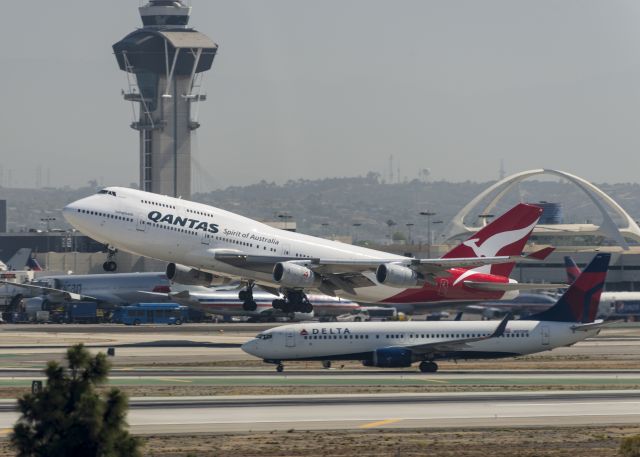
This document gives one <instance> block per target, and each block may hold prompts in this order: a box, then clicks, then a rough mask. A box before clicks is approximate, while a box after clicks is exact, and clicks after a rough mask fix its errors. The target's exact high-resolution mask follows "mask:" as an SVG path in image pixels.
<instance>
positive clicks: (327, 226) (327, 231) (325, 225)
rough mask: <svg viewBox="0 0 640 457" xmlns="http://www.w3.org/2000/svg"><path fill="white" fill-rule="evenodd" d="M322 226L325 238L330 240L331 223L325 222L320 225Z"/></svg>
mask: <svg viewBox="0 0 640 457" xmlns="http://www.w3.org/2000/svg"><path fill="white" fill-rule="evenodd" d="M320 225H321V226H322V233H323V235H324V237H325V238H327V239H329V238H330V236H329V223H328V222H323V223H322V224H320Z"/></svg>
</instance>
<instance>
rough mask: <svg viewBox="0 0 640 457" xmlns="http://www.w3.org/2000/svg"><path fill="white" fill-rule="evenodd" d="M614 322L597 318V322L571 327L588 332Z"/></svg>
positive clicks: (577, 330) (574, 329) (575, 330)
mask: <svg viewBox="0 0 640 457" xmlns="http://www.w3.org/2000/svg"><path fill="white" fill-rule="evenodd" d="M612 323H613V322H605V321H603V320H597V321H595V322H591V323H588V324H579V325H574V326H572V327H571V330H573V331H574V332H587V331H589V330H594V329H598V328H602V327H604V326H605V325H607V324H612Z"/></svg>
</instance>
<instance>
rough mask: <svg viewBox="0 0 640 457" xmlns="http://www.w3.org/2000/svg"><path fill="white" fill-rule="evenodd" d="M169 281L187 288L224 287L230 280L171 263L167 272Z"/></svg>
mask: <svg viewBox="0 0 640 457" xmlns="http://www.w3.org/2000/svg"><path fill="white" fill-rule="evenodd" d="M166 275H167V278H169V281H173V282H177V283H178V284H183V285H185V286H205V287H209V286H222V285H224V284H227V283H228V282H229V279H228V278H223V277H222V276H216V275H214V274H211V273H207V272H206V271H201V270H196V269H195V268H189V267H187V266H185V265H180V264H179V263H170V264H169V265H167V271H166Z"/></svg>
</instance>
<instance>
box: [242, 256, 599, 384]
mask: <svg viewBox="0 0 640 457" xmlns="http://www.w3.org/2000/svg"><path fill="white" fill-rule="evenodd" d="M610 257H611V255H610V254H597V255H596V256H595V257H594V259H593V260H592V261H591V263H590V264H589V265H588V266H587V268H586V269H585V271H584V272H583V273H582V274H581V275H580V276H579V277H578V279H577V280H576V281H575V282H574V283H573V284H572V285H571V286H570V287H569V289H567V291H566V292H565V293H564V294H563V295H562V297H560V299H559V300H558V301H557V302H556V304H555V305H554V306H552V307H551V308H549V309H547V310H546V311H543V312H541V313H538V314H535V315H533V316H530V317H529V318H528V319H526V320H516V321H509V318H510V316H507V317H505V318H504V319H503V320H502V321H501V322H500V323H498V324H496V323H495V321H494V322H488V321H460V320H458V321H440V322H425V321H420V322H418V321H412V322H383V323H370V322H364V323H348V324H347V323H339V324H333V323H328V324H308V323H307V324H291V325H284V326H280V327H275V328H272V329H269V330H266V331H264V332H262V333H260V334H258V335H257V337H256V338H254V339H252V340H250V341H248V342H247V343H245V344H243V345H242V350H244V351H245V352H247V353H248V354H251V355H254V356H256V357H259V358H261V359H263V360H264V361H265V362H267V363H274V364H276V365H277V370H278V371H282V370H283V365H282V362H283V361H287V360H319V361H323V362H325V366H327V365H328V364H327V363H326V362H328V361H331V360H361V361H363V363H364V365H365V366H376V367H384V368H399V367H409V366H411V364H412V363H414V362H420V364H419V368H420V371H423V372H435V371H437V369H438V365H437V364H436V362H435V360H438V359H477V358H497V357H514V356H518V355H524V354H533V353H536V352H541V351H548V350H550V349H553V348H556V347H560V346H568V345H571V344H574V343H577V342H578V341H581V340H583V339H585V338H588V337H590V336H594V335H596V334H597V333H598V332H599V330H600V327H601V326H602V325H603V323H602V321H595V316H596V311H597V308H598V303H599V301H600V294H601V292H602V288H603V286H604V280H605V277H606V274H607V269H608V266H609V260H610Z"/></svg>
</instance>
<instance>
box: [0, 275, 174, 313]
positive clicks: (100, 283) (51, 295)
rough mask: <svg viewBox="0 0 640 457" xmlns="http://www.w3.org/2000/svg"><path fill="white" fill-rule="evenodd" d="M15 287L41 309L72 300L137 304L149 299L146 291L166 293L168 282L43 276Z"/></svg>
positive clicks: (140, 278) (126, 277) (160, 279)
mask: <svg viewBox="0 0 640 457" xmlns="http://www.w3.org/2000/svg"><path fill="white" fill-rule="evenodd" d="M2 282H3V281H0V283H2ZM15 287H18V288H20V289H22V291H23V292H22V294H21V295H22V297H21V298H25V297H30V298H32V299H38V300H41V301H42V304H43V306H45V307H46V306H47V305H48V304H58V303H62V302H68V301H72V300H84V301H96V302H98V303H100V304H111V305H123V304H131V303H139V302H143V301H146V300H148V299H149V295H148V294H147V293H146V292H161V293H164V294H166V293H168V292H170V291H171V288H170V282H169V280H168V279H167V277H166V276H165V274H164V273H110V274H109V273H105V274H90V275H57V276H43V277H39V278H38V279H37V280H35V281H32V282H29V283H24V284H19V285H15ZM166 301H168V299H166Z"/></svg>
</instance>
